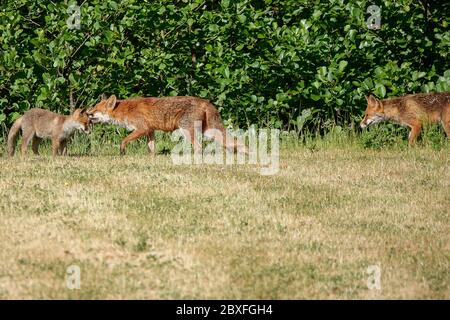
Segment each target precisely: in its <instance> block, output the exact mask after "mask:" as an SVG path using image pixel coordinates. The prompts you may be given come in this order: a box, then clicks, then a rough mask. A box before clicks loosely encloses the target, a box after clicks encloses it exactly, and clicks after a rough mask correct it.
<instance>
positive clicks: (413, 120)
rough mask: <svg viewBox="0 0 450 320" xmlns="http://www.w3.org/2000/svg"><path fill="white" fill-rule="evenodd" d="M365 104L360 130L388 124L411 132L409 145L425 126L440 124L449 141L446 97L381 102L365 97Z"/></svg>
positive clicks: (449, 108) (408, 97)
mask: <svg viewBox="0 0 450 320" xmlns="http://www.w3.org/2000/svg"><path fill="white" fill-rule="evenodd" d="M366 100H367V108H366V111H365V114H364V119H363V120H362V121H361V128H365V127H366V126H368V125H371V124H374V123H377V122H380V121H384V120H392V121H395V122H397V123H399V124H401V125H405V126H408V127H409V128H410V129H411V131H410V133H409V138H408V142H409V144H410V145H412V144H414V143H415V142H416V140H417V137H418V136H419V134H420V131H421V130H422V126H423V125H424V124H425V123H436V122H441V123H442V126H443V127H444V130H445V132H446V134H447V136H448V137H450V93H447V92H441V93H418V94H410V95H406V96H403V97H398V98H391V99H385V100H378V99H376V98H375V97H373V96H369V97H366Z"/></svg>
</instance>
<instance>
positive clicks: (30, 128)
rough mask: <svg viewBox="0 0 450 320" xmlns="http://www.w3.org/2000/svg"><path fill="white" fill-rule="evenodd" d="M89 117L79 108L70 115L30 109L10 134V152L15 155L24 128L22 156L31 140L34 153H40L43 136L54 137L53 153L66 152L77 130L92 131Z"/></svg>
mask: <svg viewBox="0 0 450 320" xmlns="http://www.w3.org/2000/svg"><path fill="white" fill-rule="evenodd" d="M89 123H90V121H89V117H88V115H87V114H86V111H85V110H82V109H77V110H75V112H74V113H73V114H71V115H69V116H64V115H60V114H57V113H54V112H51V111H48V110H44V109H39V108H34V109H30V110H28V111H27V112H25V113H24V114H23V116H21V117H20V118H19V119H17V120H16V121H15V122H14V124H13V126H12V127H11V130H10V131H9V134H8V154H9V156H11V157H12V156H13V155H14V150H15V148H16V144H17V138H18V136H19V131H20V130H22V146H21V151H22V156H24V155H26V153H27V147H28V144H29V143H30V141H31V140H33V143H32V149H33V152H34V154H39V152H38V148H39V144H40V142H41V141H42V139H43V138H51V139H52V154H53V156H56V155H58V154H61V155H62V154H66V152H67V149H66V144H67V141H68V139H69V138H70V137H71V136H72V135H73V133H74V132H75V130H81V131H83V132H85V133H87V134H88V133H90V129H89Z"/></svg>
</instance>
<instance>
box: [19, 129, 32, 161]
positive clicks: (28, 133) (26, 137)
mask: <svg viewBox="0 0 450 320" xmlns="http://www.w3.org/2000/svg"><path fill="white" fill-rule="evenodd" d="M33 136H34V131H33V130H32V129H29V128H26V129H25V130H24V131H23V133H22V146H21V151H22V156H25V155H26V154H27V148H28V145H29V144H30V141H31V139H33Z"/></svg>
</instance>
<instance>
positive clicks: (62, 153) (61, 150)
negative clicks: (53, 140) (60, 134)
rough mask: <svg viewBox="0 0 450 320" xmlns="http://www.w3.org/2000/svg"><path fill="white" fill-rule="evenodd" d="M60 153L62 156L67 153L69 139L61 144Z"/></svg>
mask: <svg viewBox="0 0 450 320" xmlns="http://www.w3.org/2000/svg"><path fill="white" fill-rule="evenodd" d="M59 154H60V155H62V156H65V155H67V140H63V141H61V142H60V144H59Z"/></svg>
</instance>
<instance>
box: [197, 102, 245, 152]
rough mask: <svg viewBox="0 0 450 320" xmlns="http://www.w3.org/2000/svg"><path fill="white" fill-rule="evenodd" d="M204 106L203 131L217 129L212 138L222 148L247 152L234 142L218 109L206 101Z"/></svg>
mask: <svg viewBox="0 0 450 320" xmlns="http://www.w3.org/2000/svg"><path fill="white" fill-rule="evenodd" d="M204 107H205V115H206V121H205V122H206V126H205V131H206V130H210V129H215V130H217V131H219V132H217V131H216V133H215V135H214V137H213V138H214V140H216V141H217V142H218V143H220V144H221V145H222V146H223V147H224V148H227V149H229V150H233V151H234V152H242V153H247V152H246V150H245V146H244V145H242V144H241V143H239V142H235V140H234V139H233V137H232V136H231V135H230V134H229V133H228V132H227V130H226V129H225V127H224V125H223V121H222V117H221V116H220V113H219V111H218V110H217V109H216V108H215V107H214V106H213V105H212V104H211V103H206V104H205V105H204Z"/></svg>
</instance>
